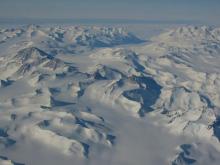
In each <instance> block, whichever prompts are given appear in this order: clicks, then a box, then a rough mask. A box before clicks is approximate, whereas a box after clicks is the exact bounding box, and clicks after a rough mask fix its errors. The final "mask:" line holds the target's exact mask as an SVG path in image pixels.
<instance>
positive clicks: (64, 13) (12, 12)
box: [0, 0, 220, 24]
mask: <svg viewBox="0 0 220 165" xmlns="http://www.w3.org/2000/svg"><path fill="white" fill-rule="evenodd" d="M219 16H220V0H0V18H4V19H8V18H12V19H21V18H22V19H23V18H31V19H33V18H34V19H36V18H37V19H48V18H49V19H130V20H159V21H172V20H176V21H182V20H186V21H188V20H190V21H201V22H204V23H211V24H215V23H220V19H219Z"/></svg>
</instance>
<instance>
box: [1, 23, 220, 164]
mask: <svg viewBox="0 0 220 165" xmlns="http://www.w3.org/2000/svg"><path fill="white" fill-rule="evenodd" d="M0 39H1V41H0V49H1V53H0V55H1V56H0V80H1V81H0V163H2V162H3V163H2V164H4V163H5V164H19V163H16V162H21V164H30V165H35V164H39V162H37V160H38V161H39V160H40V161H41V164H48V165H50V164H53V165H54V164H73V162H74V164H77V165H78V164H79V165H80V164H82V165H85V164H91V165H93V164H109V165H115V164H118V165H122V164H127V165H133V164H138V165H142V164H146V163H147V164H150V165H151V164H152V165H153V164H170V165H188V164H199V165H201V164H204V165H206V164H216V165H217V164H218V162H219V156H218V155H219V153H220V144H219V139H220V133H219V128H220V125H219V112H220V90H219V89H220V88H219V87H220V73H219V69H220V68H219V64H220V56H219V53H220V30H219V29H218V28H211V27H205V26H202V27H195V26H185V27H178V28H176V29H171V30H169V31H168V32H164V33H162V34H160V35H159V36H155V37H153V38H152V39H149V42H147V43H142V44H140V45H139V44H138V43H140V42H142V41H143V40H141V39H139V38H137V37H136V36H134V35H132V34H130V33H127V32H125V31H124V30H122V29H120V28H109V27H106V28H105V27H81V26H63V27H40V26H33V25H31V26H28V27H19V28H13V29H4V28H2V29H0ZM121 44H132V46H131V47H129V46H126V47H122V46H120V45H121ZM207 154H208V155H207Z"/></svg>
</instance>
